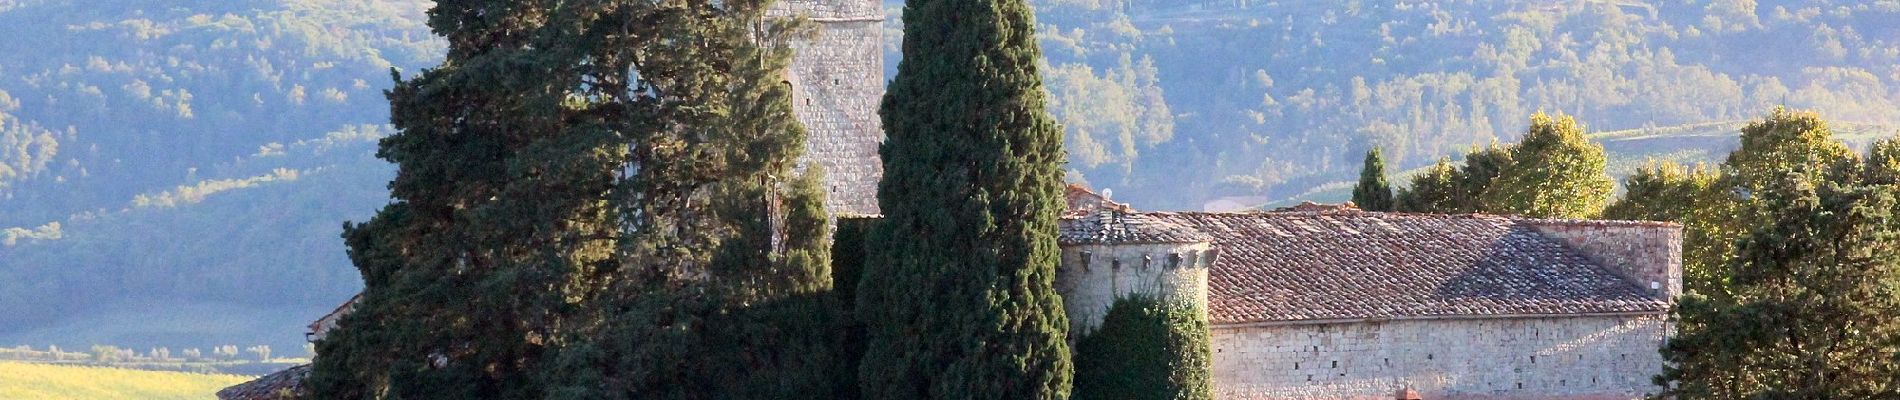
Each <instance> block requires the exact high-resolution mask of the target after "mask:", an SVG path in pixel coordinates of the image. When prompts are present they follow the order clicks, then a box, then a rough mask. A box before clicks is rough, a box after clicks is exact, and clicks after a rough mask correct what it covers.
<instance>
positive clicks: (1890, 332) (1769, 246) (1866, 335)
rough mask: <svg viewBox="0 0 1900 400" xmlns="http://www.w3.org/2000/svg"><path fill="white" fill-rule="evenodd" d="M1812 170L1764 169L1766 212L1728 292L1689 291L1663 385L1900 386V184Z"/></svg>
mask: <svg viewBox="0 0 1900 400" xmlns="http://www.w3.org/2000/svg"><path fill="white" fill-rule="evenodd" d="M1763 172H1766V171H1763ZM1810 173H1811V172H1809V171H1805V170H1801V169H1794V170H1787V171H1783V172H1781V173H1778V174H1776V175H1779V177H1778V178H1766V177H1762V176H1757V177H1758V178H1765V179H1762V180H1758V181H1757V182H1758V183H1760V184H1762V186H1759V188H1761V189H1763V190H1760V191H1759V192H1757V193H1759V197H1758V198H1757V199H1756V200H1755V201H1757V202H1759V204H1760V206H1761V209H1762V210H1763V211H1765V212H1764V213H1763V215H1764V216H1765V217H1766V218H1768V220H1766V221H1762V223H1760V224H1758V225H1756V226H1754V227H1753V228H1751V229H1750V232H1749V233H1748V234H1747V235H1745V236H1743V238H1742V240H1740V241H1739V242H1738V244H1737V246H1736V249H1737V253H1736V256H1735V257H1734V258H1733V259H1732V260H1731V262H1730V263H1729V264H1728V265H1727V266H1728V267H1729V269H1728V271H1725V272H1727V274H1728V275H1729V277H1730V278H1731V279H1732V281H1731V282H1730V284H1731V285H1732V287H1730V288H1729V289H1730V293H1731V295H1730V296H1729V297H1727V298H1709V297H1704V296H1701V295H1694V294H1692V295H1689V296H1685V298H1684V299H1683V300H1682V303H1681V305H1680V306H1679V307H1678V310H1677V311H1676V316H1677V323H1678V329H1680V331H1679V333H1678V335H1677V337H1676V338H1674V339H1672V340H1670V341H1669V342H1668V343H1667V344H1666V345H1665V347H1664V348H1663V350H1662V352H1663V356H1664V359H1665V360H1666V361H1667V362H1668V363H1667V364H1666V365H1665V367H1664V373H1663V374H1662V375H1661V376H1658V377H1657V379H1656V382H1657V383H1658V384H1659V385H1663V387H1664V388H1665V389H1664V392H1663V393H1662V396H1665V397H1671V398H1712V399H1730V398H1777V399H1829V398H1889V397H1894V396H1900V381H1896V379H1895V377H1896V376H1900V365H1897V364H1894V363H1892V362H1891V360H1893V359H1894V357H1895V355H1896V354H1900V320H1895V319H1894V318H1892V316H1894V315H1896V313H1900V256H1896V254H1900V220H1896V218H1895V216H1896V214H1895V211H1896V210H1897V209H1900V200H1896V199H1897V198H1896V195H1897V194H1900V191H1896V188H1895V187H1894V186H1890V185H1863V184H1860V183H1857V182H1852V181H1851V179H1840V178H1843V177H1840V176H1828V177H1827V178H1831V179H1835V180H1834V181H1829V180H1823V181H1813V180H1810V179H1809V178H1808V175H1809V174H1810Z"/></svg>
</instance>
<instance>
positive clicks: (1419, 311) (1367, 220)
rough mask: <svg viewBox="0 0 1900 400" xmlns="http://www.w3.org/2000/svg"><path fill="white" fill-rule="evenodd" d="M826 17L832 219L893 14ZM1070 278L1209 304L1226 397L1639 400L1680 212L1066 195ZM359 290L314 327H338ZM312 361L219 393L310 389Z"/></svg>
mask: <svg viewBox="0 0 1900 400" xmlns="http://www.w3.org/2000/svg"><path fill="white" fill-rule="evenodd" d="M773 12H774V14H775V15H781V16H782V15H804V16H806V17H807V18H809V19H810V20H811V21H812V22H814V23H815V24H816V25H818V29H819V30H818V32H817V33H816V35H815V36H813V37H812V38H810V39H807V40H804V41H799V42H796V43H794V48H795V50H797V58H796V59H795V60H794V62H793V65H792V68H791V71H790V74H788V77H787V83H789V84H791V85H792V86H793V94H794V98H793V102H794V109H795V111H796V113H797V115H798V118H799V120H800V121H801V122H803V123H804V125H805V126H806V127H807V129H808V130H809V132H810V134H811V136H810V138H809V141H808V144H807V147H806V157H805V158H804V159H803V160H801V162H800V165H801V167H810V166H814V165H815V166H819V167H820V168H823V169H824V171H825V172H826V180H825V184H826V186H827V189H828V190H829V192H830V193H829V197H828V200H827V204H826V206H827V207H828V209H829V210H831V212H832V213H833V214H835V215H845V214H851V215H875V214H877V213H878V205H877V200H876V198H877V184H878V181H879V180H880V179H881V178H882V175H883V174H882V165H881V162H880V161H879V159H878V154H877V148H878V144H879V143H881V142H882V140H883V133H882V128H881V126H880V123H879V119H878V115H877V108H878V105H879V103H880V102H881V100H882V97H883V93H884V89H883V88H884V76H883V71H884V68H883V59H882V54H881V51H880V46H881V41H882V39H881V35H882V30H883V19H884V18H883V12H882V10H881V8H880V4H879V3H878V2H876V1H874V0H781V1H780V2H779V3H777V5H776V6H775V9H774V11H773ZM1068 200H1069V212H1068V213H1067V214H1065V216H1064V218H1063V220H1062V226H1061V232H1060V243H1061V247H1062V265H1061V267H1060V270H1059V271H1058V273H1057V278H1056V285H1057V290H1058V291H1059V292H1060V293H1061V295H1062V296H1063V301H1064V306H1065V308H1066V312H1067V313H1068V315H1069V318H1070V322H1071V333H1072V334H1082V333H1085V332H1088V331H1089V330H1091V329H1094V328H1095V327H1096V326H1098V325H1099V324H1100V322H1101V318H1102V316H1103V315H1104V314H1105V313H1106V312H1107V308H1108V306H1109V304H1112V302H1113V301H1114V300H1115V299H1116V298H1118V297H1119V296H1124V295H1128V294H1131V293H1136V292H1142V293H1151V294H1157V295H1160V296H1162V297H1164V298H1168V299H1173V300H1178V301H1186V302H1189V303H1192V304H1195V305H1199V306H1200V308H1201V309H1203V310H1205V311H1206V312H1207V317H1208V321H1209V323H1210V325H1209V326H1210V332H1209V333H1210V335H1211V338H1212V343H1213V351H1214V358H1213V361H1214V366H1213V368H1214V388H1215V393H1216V396H1217V397H1219V398H1222V399H1393V398H1399V399H1417V398H1423V399H1527V398H1530V399H1579V400H1581V399H1632V398H1638V397H1641V396H1642V395H1643V394H1644V393H1648V392H1652V391H1653V390H1652V387H1651V386H1650V384H1649V378H1650V376H1652V375H1655V374H1657V373H1659V372H1660V371H1661V368H1662V365H1663V364H1662V359H1661V357H1660V356H1659V355H1658V354H1657V351H1656V350H1657V348H1658V347H1659V346H1661V344H1662V343H1663V341H1664V340H1665V339H1666V337H1667V336H1668V334H1669V332H1670V328H1669V326H1668V324H1667V322H1666V318H1665V317H1666V312H1667V310H1668V309H1669V307H1670V305H1671V304H1672V303H1671V302H1672V301H1673V300H1672V299H1674V297H1675V296H1676V295H1677V294H1679V292H1680V290H1681V275H1682V271H1681V244H1680V243H1681V234H1682V233H1681V232H1682V230H1681V227H1680V226H1677V225H1673V224H1664V223H1651V222H1623V221H1572V220H1539V219H1525V218H1514V217H1502V216H1485V215H1456V216H1454V215H1421V214H1396V213H1377V212H1362V211H1358V210H1356V209H1352V208H1350V207H1327V206H1316V205H1307V206H1302V207H1295V208H1291V209H1283V210H1279V211H1275V212H1234V213H1169V212H1138V211H1135V210H1134V209H1133V208H1132V207H1129V206H1128V205H1126V204H1120V203H1116V202H1114V201H1111V200H1110V199H1108V198H1106V197H1103V196H1100V195H1097V194H1095V193H1093V192H1090V191H1088V190H1086V189H1084V188H1082V187H1079V186H1071V187H1070V188H1069V191H1068ZM354 302H355V299H352V300H351V301H350V302H346V303H345V304H343V305H342V306H339V307H338V308H337V309H336V311H334V312H332V313H330V314H329V315H326V316H324V317H322V318H321V319H318V320H317V321H316V322H314V323H312V324H311V326H310V331H309V334H308V335H309V337H310V338H311V340H313V341H315V340H321V339H322V338H323V337H324V336H325V334H326V333H328V331H329V330H330V329H333V328H335V327H336V321H337V320H338V317H340V316H341V315H343V314H346V313H348V312H350V311H351V310H352V309H353V305H354ZM308 371H309V368H308V367H307V366H305V367H298V368H292V369H290V370H286V371H284V372H280V373H277V374H273V375H270V376H265V377H263V378H259V379H258V380H256V381H253V382H249V383H246V384H242V385H238V386H234V387H231V388H228V389H226V390H224V391H221V392H219V397H220V398H221V399H226V400H233V399H265V398H277V397H276V396H278V395H279V394H284V393H298V392H299V391H300V385H301V382H302V378H303V376H304V375H305V374H308Z"/></svg>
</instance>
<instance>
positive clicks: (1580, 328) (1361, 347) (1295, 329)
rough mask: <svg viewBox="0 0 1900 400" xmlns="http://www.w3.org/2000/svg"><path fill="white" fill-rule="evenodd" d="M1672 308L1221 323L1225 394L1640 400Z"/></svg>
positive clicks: (1217, 331) (1219, 385)
mask: <svg viewBox="0 0 1900 400" xmlns="http://www.w3.org/2000/svg"><path fill="white" fill-rule="evenodd" d="M1667 332H1668V331H1667V325H1666V324H1665V323H1664V320H1663V319H1662V316H1661V315H1629V316H1577V317H1553V318H1493V319H1437V320H1424V319H1417V320H1391V321H1372V322H1350V323H1336V324H1305V325H1256V326H1239V325H1227V326H1215V327H1214V328H1213V332H1212V336H1213V347H1214V388H1215V396H1216V397H1217V398H1220V399H1289V398H1292V399H1391V398H1393V396H1394V394H1395V393H1396V392H1397V391H1398V390H1400V389H1404V388H1411V389H1415V390H1417V391H1418V392H1419V394H1421V395H1422V396H1423V397H1424V398H1425V399H1434V400H1436V399H1579V400H1580V399H1634V398H1640V397H1642V395H1643V394H1645V393H1649V392H1653V391H1654V390H1655V388H1654V387H1653V386H1652V385H1651V384H1650V377H1651V376H1654V375H1656V374H1658V373H1661V372H1662V365H1663V361H1662V357H1661V356H1660V355H1658V353H1657V348H1659V347H1660V346H1661V345H1662V341H1663V340H1664V337H1665V336H1666V334H1667Z"/></svg>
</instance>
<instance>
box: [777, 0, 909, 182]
mask: <svg viewBox="0 0 1900 400" xmlns="http://www.w3.org/2000/svg"><path fill="white" fill-rule="evenodd" d="M771 14H772V15H773V16H793V15H803V16H805V17H806V18H809V19H810V20H811V21H812V22H813V23H814V24H815V25H817V26H818V32H817V33H816V36H815V37H813V38H811V39H809V40H800V41H797V42H794V43H793V44H792V48H793V50H795V51H796V52H797V54H796V55H795V56H794V57H795V58H794V59H793V60H792V68H791V73H790V77H789V78H788V79H787V80H788V81H789V82H790V83H791V84H792V95H793V98H792V102H793V106H792V107H793V109H795V110H796V112H797V113H798V120H799V122H803V123H804V124H805V129H806V130H807V131H809V132H810V136H809V137H808V139H807V142H806V144H805V157H804V158H803V159H800V160H799V167H800V169H803V168H805V167H807V166H810V165H812V164H814V163H815V164H817V165H819V166H821V167H823V168H824V170H825V187H826V190H827V192H828V193H827V197H826V200H825V209H826V210H829V211H830V212H831V213H832V214H833V215H837V214H859V215H869V214H877V213H878V206H877V184H878V180H879V179H882V178H883V176H884V166H883V164H882V162H881V161H880V159H879V158H878V154H877V148H878V144H879V143H882V142H883V141H884V129H883V124H882V122H880V121H879V120H878V114H877V110H878V105H879V103H880V102H882V101H883V98H884V53H883V51H882V47H883V34H884V10H883V9H882V8H881V7H880V4H879V3H878V0H779V1H778V2H777V3H775V4H773V6H772V10H771Z"/></svg>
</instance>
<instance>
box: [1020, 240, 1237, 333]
mask: <svg viewBox="0 0 1900 400" xmlns="http://www.w3.org/2000/svg"><path fill="white" fill-rule="evenodd" d="M1209 247H1210V246H1209V245H1208V244H1207V243H1157V244H1108V245H1071V246H1063V248H1062V267H1061V268H1060V269H1059V270H1057V271H1056V292H1057V293H1059V294H1061V295H1062V306H1063V308H1064V309H1065V311H1066V312H1067V313H1068V315H1069V334H1070V336H1072V337H1074V336H1080V335H1082V334H1085V333H1088V332H1090V331H1093V330H1094V329H1095V327H1096V326H1099V325H1101V324H1102V317H1103V316H1104V315H1107V314H1108V307H1109V306H1111V305H1114V303H1115V300H1116V299H1119V298H1121V297H1123V296H1126V295H1129V294H1133V293H1146V294H1153V295H1157V296H1160V297H1162V298H1164V299H1169V300H1176V301H1187V302H1190V303H1191V304H1195V305H1198V306H1200V308H1201V310H1203V311H1205V310H1206V309H1207V266H1208V262H1209V261H1210V260H1208V258H1209V252H1208V248H1209Z"/></svg>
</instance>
